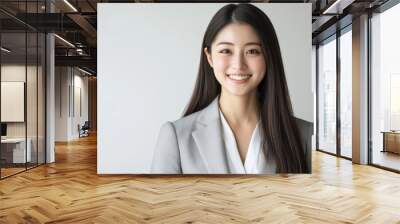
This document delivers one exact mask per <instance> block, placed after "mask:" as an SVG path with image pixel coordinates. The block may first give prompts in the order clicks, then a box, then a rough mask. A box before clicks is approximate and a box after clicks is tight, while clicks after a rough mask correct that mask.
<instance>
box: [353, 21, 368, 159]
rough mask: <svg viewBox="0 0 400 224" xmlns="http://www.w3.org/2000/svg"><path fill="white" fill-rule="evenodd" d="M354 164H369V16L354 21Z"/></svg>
mask: <svg viewBox="0 0 400 224" xmlns="http://www.w3.org/2000/svg"><path fill="white" fill-rule="evenodd" d="M352 27H353V34H352V38H353V40H352V43H353V59H352V60H353V80H352V81H353V84H352V85H353V90H352V94H353V102H352V103H353V105H352V106H353V114H352V115H353V116H352V117H353V118H352V119H353V120H352V121H353V124H352V125H353V130H352V135H353V136H352V145H353V153H352V157H353V162H354V163H358V164H367V163H368V129H367V128H368V126H367V125H368V98H367V97H368V82H367V81H368V76H367V75H368V61H367V57H368V39H367V37H368V15H361V16H360V17H358V18H356V19H354V20H353V25H352Z"/></svg>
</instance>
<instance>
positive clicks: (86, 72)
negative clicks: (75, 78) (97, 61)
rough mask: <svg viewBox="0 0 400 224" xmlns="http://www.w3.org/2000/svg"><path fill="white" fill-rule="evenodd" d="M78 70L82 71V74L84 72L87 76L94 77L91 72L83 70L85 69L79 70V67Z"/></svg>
mask: <svg viewBox="0 0 400 224" xmlns="http://www.w3.org/2000/svg"><path fill="white" fill-rule="evenodd" d="M78 70H79V71H81V72H83V73H85V74H87V75H90V76H92V73H90V72H88V71H85V70H83V69H81V68H79V67H78Z"/></svg>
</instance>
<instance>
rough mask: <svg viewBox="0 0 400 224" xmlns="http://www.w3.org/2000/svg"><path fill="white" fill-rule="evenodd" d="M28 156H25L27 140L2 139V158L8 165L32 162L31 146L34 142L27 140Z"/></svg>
mask: <svg viewBox="0 0 400 224" xmlns="http://www.w3.org/2000/svg"><path fill="white" fill-rule="evenodd" d="M27 142H28V144H27V146H28V147H26V155H25V138H6V139H1V157H2V159H5V160H6V163H25V159H27V161H26V162H31V160H32V159H31V158H32V154H31V145H32V140H31V139H30V138H28V139H27Z"/></svg>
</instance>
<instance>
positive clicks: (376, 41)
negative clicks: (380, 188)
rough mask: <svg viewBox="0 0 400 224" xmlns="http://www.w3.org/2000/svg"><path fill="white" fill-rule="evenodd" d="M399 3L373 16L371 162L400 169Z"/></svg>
mask: <svg viewBox="0 0 400 224" xmlns="http://www.w3.org/2000/svg"><path fill="white" fill-rule="evenodd" d="M399 21H400V4H398V5H396V6H394V7H393V8H391V9H389V10H387V11H385V12H383V13H381V14H377V15H375V16H374V17H373V18H372V41H373V42H372V52H373V55H372V65H373V67H372V107H371V108H372V112H371V114H372V130H371V131H372V153H373V154H372V163H374V164H378V165H381V166H385V167H388V168H392V169H396V170H400V103H399V102H400V101H399V99H400V63H399V60H398V58H399V57H398V53H399V52H400V43H399V41H398V40H400V33H399V32H398V29H395V28H394V27H398V22H399Z"/></svg>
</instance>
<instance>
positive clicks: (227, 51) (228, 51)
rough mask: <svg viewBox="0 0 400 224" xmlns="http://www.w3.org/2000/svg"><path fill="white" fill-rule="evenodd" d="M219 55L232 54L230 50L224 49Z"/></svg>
mask: <svg viewBox="0 0 400 224" xmlns="http://www.w3.org/2000/svg"><path fill="white" fill-rule="evenodd" d="M219 53H222V54H229V53H231V51H230V50H228V49H222V50H220V51H219Z"/></svg>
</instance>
